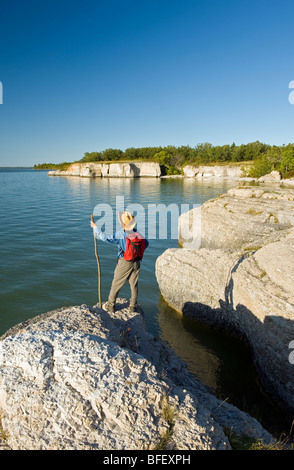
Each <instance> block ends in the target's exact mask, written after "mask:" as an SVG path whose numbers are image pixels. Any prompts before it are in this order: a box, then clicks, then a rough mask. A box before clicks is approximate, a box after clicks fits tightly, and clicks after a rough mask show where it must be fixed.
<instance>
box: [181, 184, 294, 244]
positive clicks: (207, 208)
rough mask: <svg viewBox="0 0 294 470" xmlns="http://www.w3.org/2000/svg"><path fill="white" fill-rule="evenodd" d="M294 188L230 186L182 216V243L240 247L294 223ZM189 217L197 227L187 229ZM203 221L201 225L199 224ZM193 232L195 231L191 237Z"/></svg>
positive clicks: (257, 241)
mask: <svg viewBox="0 0 294 470" xmlns="http://www.w3.org/2000/svg"><path fill="white" fill-rule="evenodd" d="M293 208H294V190H293V189H292V188H284V189H281V188H279V187H277V188H274V189H267V188H262V187H259V186H257V187H255V186H252V187H240V188H234V189H230V190H229V191H228V192H227V193H226V194H222V195H221V196H219V197H218V198H216V199H211V200H209V201H207V202H206V203H205V204H203V205H202V206H200V207H196V208H195V209H192V210H191V211H190V212H189V213H186V214H183V215H181V217H180V218H179V242H180V243H181V244H182V245H183V246H184V247H185V246H187V247H189V248H199V247H200V246H201V247H203V248H204V247H205V248H209V249H215V248H221V249H228V248H229V249H232V250H235V249H239V248H240V247H245V246H247V245H250V244H252V243H255V244H256V245H258V244H259V241H260V240H262V239H263V238H264V237H270V236H274V235H275V234H277V233H278V232H279V231H280V230H282V229H284V228H288V227H291V226H294V210H293ZM187 217H188V218H190V219H191V225H193V224H194V225H195V227H196V228H197V234H198V235H197V236H196V234H195V233H193V230H192V229H191V230H190V231H189V230H188V226H187ZM200 221H201V224H200ZM191 234H193V236H192V238H191Z"/></svg>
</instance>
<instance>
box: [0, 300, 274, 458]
mask: <svg viewBox="0 0 294 470" xmlns="http://www.w3.org/2000/svg"><path fill="white" fill-rule="evenodd" d="M167 410H168V411H169V413H167ZM168 415H169V418H168ZM0 417H1V429H2V436H5V442H4V444H5V446H6V447H7V448H11V449H13V450H27V449H31V450H61V449H65V450H69V449H77V450H81V449H93V450H95V449H97V450H99V449H101V450H102V449H103V450H106V449H113V450H135V449H136V450H137V449H139V450H140V449H154V448H155V447H156V445H158V444H159V443H160V441H161V439H162V438H163V437H165V436H167V435H168V436H169V439H168V443H167V448H169V449H181V450H185V449H189V450H193V449H201V450H210V449H221V450H226V449H230V444H229V442H228V439H227V437H226V435H225V433H224V428H228V429H230V430H233V431H235V432H237V433H240V434H246V435H248V436H251V437H258V438H261V439H263V440H264V441H265V442H269V441H270V440H271V439H272V438H271V436H270V435H269V434H268V433H267V432H266V431H265V430H264V429H263V428H262V426H261V425H260V424H259V423H258V422H257V421H256V420H255V419H253V418H251V417H250V416H249V415H247V414H246V413H243V412H241V411H240V410H238V409H237V408H235V407H234V406H232V405H230V404H228V403H221V402H220V401H219V400H217V399H216V397H215V396H214V395H212V394H211V393H209V392H208V391H207V389H206V388H205V387H204V386H203V385H202V384H201V383H200V382H198V381H197V380H196V379H195V377H192V376H191V375H190V374H189V373H188V371H187V369H186V367H185V365H184V363H183V362H182V360H181V359H179V358H178V357H177V356H176V355H175V354H174V353H173V351H172V350H170V349H169V348H168V347H167V346H166V345H165V344H164V343H163V342H161V341H160V340H159V339H157V338H154V337H153V336H152V335H150V334H149V333H148V332H147V330H146V328H145V322H144V315H143V312H139V313H132V314H131V313H130V312H129V309H128V303H127V302H126V301H125V300H124V299H120V300H119V301H118V304H117V311H116V312H115V314H109V313H107V312H106V311H105V310H104V309H103V308H102V309H100V308H98V307H88V306H86V305H82V306H74V307H66V308H62V309H59V310H55V311H52V312H48V313H46V314H43V315H40V316H38V317H35V318H33V319H32V320H29V321H27V322H24V323H21V324H19V325H17V326H16V327H14V328H12V329H11V330H9V331H8V332H7V333H6V334H5V335H3V336H2V337H1V339H0Z"/></svg>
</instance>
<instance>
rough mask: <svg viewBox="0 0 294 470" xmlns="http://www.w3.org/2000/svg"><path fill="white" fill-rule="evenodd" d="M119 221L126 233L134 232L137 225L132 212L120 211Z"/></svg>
mask: <svg viewBox="0 0 294 470" xmlns="http://www.w3.org/2000/svg"><path fill="white" fill-rule="evenodd" d="M118 220H119V223H120V225H121V226H122V228H123V229H124V230H126V231H130V230H133V228H134V227H135V225H136V219H135V217H134V216H133V214H131V213H130V212H127V211H125V212H121V211H118Z"/></svg>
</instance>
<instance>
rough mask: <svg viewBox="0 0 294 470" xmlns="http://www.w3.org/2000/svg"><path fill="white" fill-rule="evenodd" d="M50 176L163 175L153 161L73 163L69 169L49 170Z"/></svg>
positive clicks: (127, 176) (138, 176)
mask: <svg viewBox="0 0 294 470" xmlns="http://www.w3.org/2000/svg"><path fill="white" fill-rule="evenodd" d="M48 175H49V176H81V177H85V178H97V177H108V178H122V177H123V178H142V177H155V178H158V177H160V175H161V170H160V165H159V164H158V163H153V162H135V163H72V164H71V165H69V167H68V168H67V170H55V171H49V172H48Z"/></svg>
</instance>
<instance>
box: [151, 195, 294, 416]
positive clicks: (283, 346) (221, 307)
mask: <svg viewBox="0 0 294 470" xmlns="http://www.w3.org/2000/svg"><path fill="white" fill-rule="evenodd" d="M195 210H196V211H199V210H201V222H202V225H201V242H200V243H199V240H197V243H196V242H195V245H197V249H193V240H191V239H189V236H190V235H189V236H188V235H187V234H186V232H183V230H181V228H182V229H183V228H184V227H186V225H185V224H182V222H181V220H180V223H179V225H180V235H181V241H182V243H183V246H184V248H180V249H172V250H167V251H165V252H164V253H163V254H162V255H161V256H160V257H159V258H158V259H157V262H156V277H157V281H158V285H159V288H160V291H161V293H162V295H163V297H164V298H165V299H166V301H167V302H168V303H169V304H170V305H172V306H173V307H174V308H175V309H176V310H178V311H179V312H182V313H183V314H184V315H187V316H191V317H193V318H197V319H201V320H202V321H205V322H206V323H208V324H210V325H215V326H219V327H223V328H226V329H229V330H231V331H233V332H234V333H237V334H238V335H239V336H240V337H242V338H246V340H247V341H248V342H249V343H250V345H251V348H252V351H253V355H254V358H255V362H256V365H257V368H258V371H259V373H260V377H261V379H262V381H263V383H264V385H265V386H266V388H267V389H268V391H269V392H270V393H271V394H272V396H273V397H274V398H275V399H276V400H277V402H278V403H280V404H282V405H284V407H285V408H287V409H290V410H291V412H293V410H294V398H293V397H294V381H293V373H294V369H293V364H291V363H290V361H289V353H290V350H289V347H290V342H291V341H293V339H294V336H293V331H294V328H293V324H294V323H293V322H294V291H293V286H294V268H293V266H294V228H293V226H294V191H293V190H292V189H290V188H288V189H284V188H275V189H273V190H269V189H267V190H266V189H263V188H261V187H256V188H254V187H253V188H252V187H251V188H239V189H232V190H230V191H228V193H227V194H225V195H223V196H221V197H219V198H217V199H216V200H212V201H208V202H206V203H205V204H204V205H203V206H202V207H201V208H197V209H193V210H192V216H193V211H195ZM194 216H195V214H194ZM181 217H182V216H181ZM192 218H193V217H192ZM185 245H187V246H192V249H188V248H187V247H185Z"/></svg>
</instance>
